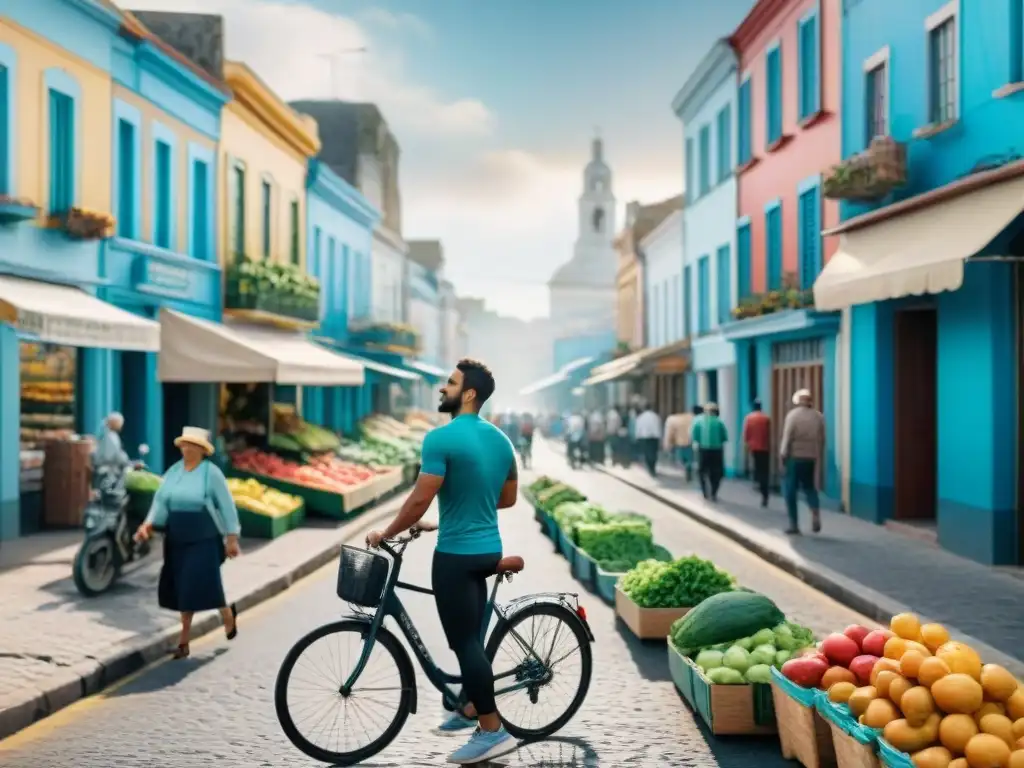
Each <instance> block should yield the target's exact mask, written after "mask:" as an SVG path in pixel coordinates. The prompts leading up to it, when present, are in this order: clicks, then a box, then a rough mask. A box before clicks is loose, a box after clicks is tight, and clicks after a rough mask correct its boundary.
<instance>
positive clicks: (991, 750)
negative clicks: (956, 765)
mask: <svg viewBox="0 0 1024 768" xmlns="http://www.w3.org/2000/svg"><path fill="white" fill-rule="evenodd" d="M964 757H966V758H967V764H968V765H969V766H971V768H1006V764H1007V763H1009V762H1010V747H1009V746H1008V745H1007V744H1006V742H1005V741H1003V740H1002V739H1000V738H999V737H998V736H993V735H992V734H991V733H979V734H978V735H977V736H974V737H972V738H971V740H970V741H968V742H967V748H966V749H965V750H964Z"/></svg>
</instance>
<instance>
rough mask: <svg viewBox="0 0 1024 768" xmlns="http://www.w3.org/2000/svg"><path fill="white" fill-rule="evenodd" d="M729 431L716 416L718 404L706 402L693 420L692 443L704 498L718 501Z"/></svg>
mask: <svg viewBox="0 0 1024 768" xmlns="http://www.w3.org/2000/svg"><path fill="white" fill-rule="evenodd" d="M728 439H729V433H728V432H727V431H726V429H725V424H723V423H722V420H721V419H720V418H719V417H718V405H717V404H716V403H708V404H707V405H705V406H704V413H702V414H701V415H700V416H698V417H697V418H696V420H695V421H694V422H693V441H692V442H693V445H694V447H695V448H696V449H697V450H698V455H697V460H698V468H699V469H698V471H699V473H700V489H701V492H702V493H703V494H704V498H705V499H710V500H711V501H718V488H719V487H720V486H721V484H722V476H723V475H724V474H725V443H726V441H728Z"/></svg>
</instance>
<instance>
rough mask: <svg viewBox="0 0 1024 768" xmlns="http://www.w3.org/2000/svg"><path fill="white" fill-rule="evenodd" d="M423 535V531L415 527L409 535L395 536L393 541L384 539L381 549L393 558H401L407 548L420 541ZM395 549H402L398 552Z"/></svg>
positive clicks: (410, 530)
mask: <svg viewBox="0 0 1024 768" xmlns="http://www.w3.org/2000/svg"><path fill="white" fill-rule="evenodd" d="M422 534H423V531H421V530H419V529H418V528H416V527H415V526H413V527H412V528H410V529H409V533H408V535H405V536H395V537H394V538H393V539H382V540H381V542H380V549H383V550H384V551H385V552H387V553H388V554H389V555H391V556H392V557H399V556H400V555H401V554H402V552H404V551H405V548H406V547H407V546H409V542H411V541H413V540H415V539H418V538H419V537H420V536H421V535H422ZM393 547H401V549H400V550H399V551H397V552H396V551H395V550H394V549H393Z"/></svg>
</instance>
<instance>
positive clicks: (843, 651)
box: [821, 632, 860, 667]
mask: <svg viewBox="0 0 1024 768" xmlns="http://www.w3.org/2000/svg"><path fill="white" fill-rule="evenodd" d="M821 652H822V653H824V654H825V656H826V657H828V660H829V661H830V662H832V663H833V664H835V665H838V666H840V667H848V666H849V665H850V662H851V661H853V660H854V659H855V658H857V656H859V655H860V646H859V645H857V643H856V641H854V640H851V639H850V638H849V637H847V636H846V635H841V634H839V633H838V632H833V633H832V634H831V635H829V636H828V637H826V638H825V639H824V640H823V641H822V642H821Z"/></svg>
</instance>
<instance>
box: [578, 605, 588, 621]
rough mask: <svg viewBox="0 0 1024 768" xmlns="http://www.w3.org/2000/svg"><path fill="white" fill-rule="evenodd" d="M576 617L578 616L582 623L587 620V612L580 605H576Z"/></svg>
mask: <svg viewBox="0 0 1024 768" xmlns="http://www.w3.org/2000/svg"><path fill="white" fill-rule="evenodd" d="M576 615H577V616H579V617H580V618H581V619H583V620H584V621H586V620H587V610H586V609H585V608H584V607H583V606H582V605H577V606H576Z"/></svg>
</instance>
